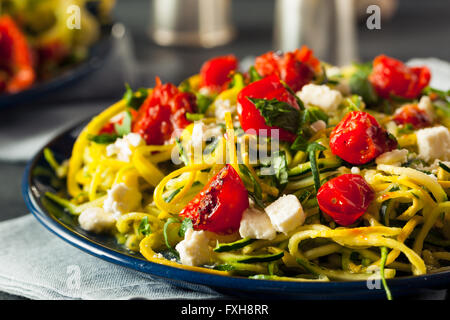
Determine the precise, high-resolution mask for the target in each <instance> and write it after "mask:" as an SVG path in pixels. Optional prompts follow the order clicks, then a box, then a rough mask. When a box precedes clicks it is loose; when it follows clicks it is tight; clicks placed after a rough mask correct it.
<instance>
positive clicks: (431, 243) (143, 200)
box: [47, 63, 450, 281]
mask: <svg viewBox="0 0 450 320" xmlns="http://www.w3.org/2000/svg"><path fill="white" fill-rule="evenodd" d="M321 66H322V68H321V69H320V68H319V71H316V73H315V76H314V78H313V79H312V80H311V81H310V83H309V84H308V85H314V86H316V87H318V88H319V89H320V90H322V91H316V92H315V93H314V92H313V93H312V94H313V95H314V94H316V95H326V94H327V92H328V91H326V90H331V91H332V93H333V94H336V95H339V96H340V99H339V101H338V103H337V106H336V108H335V109H334V110H331V109H330V108H326V107H324V106H321V105H320V103H321V102H320V99H315V97H314V96H313V97H312V98H311V97H307V95H306V91H304V90H305V87H303V89H301V90H298V92H297V97H299V98H300V101H301V103H302V106H301V109H300V110H301V112H302V114H303V117H304V118H305V116H304V115H305V114H308V117H311V118H312V119H313V120H314V121H310V122H308V121H304V122H303V123H302V125H303V128H302V130H301V131H300V130H298V131H297V135H298V136H301V138H302V139H303V140H304V144H305V145H307V146H308V147H307V148H295V147H293V144H292V141H290V142H287V141H286V140H283V139H280V140H279V144H278V145H274V144H273V141H274V140H275V139H273V138H270V137H265V136H264V135H258V134H254V132H252V131H251V130H243V126H242V118H240V117H238V116H237V114H238V113H239V112H241V111H239V108H242V107H243V106H241V105H240V103H239V99H240V98H239V94H240V93H241V92H243V91H242V90H244V89H246V88H248V87H249V86H250V85H251V84H252V83H253V82H256V81H259V80H258V79H256V80H255V79H253V81H252V79H250V80H249V78H248V74H251V73H252V72H256V71H255V69H251V70H250V72H249V73H248V74H245V75H243V74H241V73H239V72H237V71H236V72H234V76H233V77H234V78H233V81H232V82H230V83H229V84H228V87H226V88H222V89H220V90H219V91H216V92H215V93H211V91H209V92H208V91H207V90H205V89H202V87H201V83H202V80H201V77H202V75H201V74H198V75H194V76H192V77H190V78H189V79H187V80H186V81H184V82H183V83H182V84H181V85H180V86H178V88H177V89H178V90H179V91H180V92H189V93H193V94H194V96H195V97H196V99H197V100H196V101H197V108H198V110H197V111H194V112H189V113H188V116H187V118H188V119H189V124H188V125H187V126H185V127H184V128H183V129H182V130H181V131H180V132H178V133H177V135H175V136H172V137H171V138H170V139H168V140H166V141H165V143H162V144H148V143H146V141H144V140H145V139H142V138H141V137H140V136H139V135H136V132H138V131H136V130H134V129H135V127H134V121H135V118H133V120H132V121H133V125H132V126H129V128H128V131H126V130H125V131H126V132H125V134H120V133H119V132H120V131H121V130H123V129H124V123H126V121H127V119H126V118H127V117H131V116H132V115H133V113H134V112H135V111H132V112H130V110H131V109H132V108H133V107H130V106H132V105H133V104H136V101H138V102H139V103H138V108H136V110H137V113H138V114H139V113H141V110H140V109H139V107H140V108H142V106H140V105H141V104H142V103H143V105H145V103H146V102H143V101H147V102H148V101H150V100H151V97H152V96H153V97H154V96H155V95H156V94H155V95H154V92H155V91H156V90H157V89H156V87H160V86H161V83H160V80H159V79H157V86H156V87H155V89H140V90H138V91H136V92H132V91H130V90H131V89H130V88H128V89H127V93H126V95H125V96H124V99H122V100H121V101H119V102H117V103H116V104H114V105H112V106H111V107H109V108H108V109H106V110H105V111H103V112H102V113H100V114H99V115H97V116H96V117H94V118H93V119H92V120H91V121H90V122H89V123H88V124H87V125H86V127H85V128H84V129H83V131H82V132H81V133H80V135H79V136H78V138H77V139H76V142H75V144H74V146H73V151H72V156H71V158H70V159H69V161H68V163H67V162H66V163H64V164H62V165H61V166H60V167H58V163H56V161H55V159H54V158H52V157H51V154H48V155H47V156H48V159H49V163H50V164H51V165H52V167H53V168H54V169H58V170H59V172H64V170H63V169H62V167H66V168H67V176H66V178H67V192H68V197H65V196H64V193H62V192H61V193H59V194H58V195H57V194H51V193H48V194H47V196H48V197H49V198H50V199H51V200H53V201H55V202H56V203H59V204H60V205H62V206H63V207H65V208H66V209H67V210H68V211H69V212H70V213H71V214H74V215H78V216H79V221H80V225H81V227H82V228H84V229H86V230H88V231H92V232H106V233H110V234H111V235H115V236H116V238H117V240H118V241H119V242H120V243H123V244H124V245H125V246H126V248H128V249H129V250H132V251H135V252H140V253H141V254H142V256H143V257H144V258H145V259H147V260H149V261H151V262H155V263H160V264H164V265H168V266H173V267H177V268H185V269H189V270H195V271H201V272H208V273H214V274H220V275H237V276H246V277H251V278H253V279H269V280H283V281H356V280H369V279H374V278H377V277H378V278H380V277H382V278H383V280H384V278H386V279H389V278H394V277H399V276H407V275H415V276H418V275H425V274H427V273H433V272H437V271H441V270H445V269H448V268H449V255H450V253H449V252H448V251H447V249H448V246H449V244H450V201H449V200H448V196H449V194H450V172H449V170H448V166H449V163H448V160H449V156H450V153H449V150H444V153H442V156H441V158H440V159H438V158H435V157H433V156H431V157H429V158H427V159H425V158H424V157H422V153H423V152H424V151H423V149H420V148H423V146H421V145H420V143H421V142H420V141H419V137H420V134H421V133H419V130H418V129H416V128H412V129H411V126H408V125H405V124H404V123H403V124H401V123H400V124H399V123H398V122H395V121H394V116H395V115H396V114H397V113H395V110H400V109H401V108H403V107H404V106H405V105H410V104H418V103H419V104H420V103H422V102H423V101H424V99H425V100H426V99H431V100H432V101H433V103H432V104H430V106H431V107H430V110H431V111H432V112H434V117H433V122H432V123H431V124H430V125H429V128H431V129H435V128H445V129H446V130H447V132H448V128H449V118H448V114H447V113H445V112H444V111H445V110H444V109H443V107H437V106H436V105H439V104H441V105H442V102H441V101H440V100H439V99H440V98H442V95H441V96H439V97H436V95H437V94H438V93H439V92H438V93H436V91H434V90H431V89H430V90H428V91H427V89H424V90H423V91H422V92H421V93H420V94H419V95H418V96H417V97H414V98H408V99H409V100H407V101H406V100H405V99H404V100H400V99H397V100H382V101H384V102H382V103H378V104H375V105H373V104H369V103H368V102H366V100H365V99H364V97H363V98H361V95H362V94H361V93H360V94H355V93H354V92H355V89H354V88H353V87H352V86H350V89H349V82H350V84H351V81H356V80H355V79H356V78H355V77H354V76H355V74H357V75H360V74H358V70H359V69H358V68H359V67H358V66H351V67H343V68H337V67H333V66H330V65H327V64H325V63H321ZM359 71H360V70H359ZM327 73H328V75H327ZM363 80H365V81H367V76H366V77H365V78H364V77H363ZM361 81H362V80H361ZM365 83H366V84H367V82H365ZM325 87H326V90H325V89H324V88H325ZM243 88H244V89H243ZM324 90H325V91H324ZM441 93H442V92H441ZM444 98H445V97H444ZM139 99H140V100H139ZM201 99H204V100H206V101H208V99H209V101H208V102H207V103H206V104H207V107H206V108H204V109H203V110H202V111H200V110H199V109H200V100H201ZM379 99H381V98H379ZM445 99H447V98H445ZM267 101H269V99H264V100H261V101H253V103H254V104H255V105H257V106H258V103H260V106H261V107H260V108H259V111H260V112H261V115H263V116H264V113H263V103H267ZM314 101H318V102H314ZM387 101H388V102H387ZM427 101H428V100H427ZM272 102H273V101H272ZM277 102H280V101H277ZM445 102H446V103H448V100H446V101H445ZM299 103H300V102H299ZM386 103H390V104H391V105H390V107H391V108H392V110H391V112H388V111H386V110H385V109H384V108H385V105H386ZM380 105H381V106H380ZM272 107H273V105H272ZM273 108H275V107H273ZM273 108H272V109H271V110H273ZM267 110H268V109H265V111H267ZM289 110H290V109H289ZM267 112H268V111H267ZM283 112H285V113H286V112H288V111H283ZM289 112H290V111H289ZM350 112H367V113H369V114H371V115H372V116H373V117H374V118H375V119H377V121H378V123H379V124H380V126H381V127H382V128H384V129H386V130H387V132H389V134H390V136H391V138H392V139H394V138H395V140H396V141H397V142H398V145H397V147H396V149H395V148H394V149H391V151H386V152H384V153H383V154H382V155H378V156H377V157H376V159H372V160H371V161H368V162H367V163H365V164H351V163H349V161H346V160H343V159H342V158H341V156H338V155H336V154H335V152H334V150H332V148H331V147H330V143H331V144H332V143H333V142H330V140H331V138H330V136H331V135H332V134H333V132H334V131H333V130H334V129H335V128H336V127H337V126H338V125H339V124H340V123H342V121H343V118H345V116H346V115H348V114H349V113H350ZM280 113H282V112H280ZM133 117H134V116H133ZM138 117H139V115H138ZM118 119H119V120H118ZM265 119H266V121H268V120H267V119H268V117H265ZM278 119H279V118H278ZM275 120H276V119H275ZM275 120H273V122H272V126H277V125H276V124H277V122H276V121H275ZM114 122H115V128H116V131H115V132H113V133H111V132H109V133H105V130H104V128H105V127H107V126H108V125H111V123H114ZM278 123H279V122H278ZM130 128H131V131H132V132H131V131H130ZM125 129H126V128H125ZM384 129H383V130H384ZM102 130H103V131H102ZM421 130H427V129H421ZM199 132H201V133H202V134H203V137H200V140H199V139H198V134H199ZM133 135H134V136H133ZM141 136H142V134H141ZM280 137H281V134H280ZM411 137H413V138H411ZM103 138H104V140H102V139H103ZM133 138H134V139H135V140H136V141H132V140H133ZM411 141H413V142H411ZM428 143H429V144H431V143H432V142H430V141H429V142H428ZM294 144H295V143H294ZM124 146H125V147H124ZM444 147H445V145H444ZM447 147H449V148H450V146H447ZM196 148H199V150H201V152H200V153H198V152H196ZM430 148H431V147H430ZM258 152H261V153H266V154H268V155H269V157H268V158H266V159H264V160H263V159H261V158H258V157H256V158H257V159H256V160H255V159H254V155H255V154H257V155H258ZM229 166H231V167H232V168H233V169H234V171H236V172H237V174H238V175H239V177H240V179H241V180H242V182H243V184H244V185H245V188H246V190H247V192H248V197H250V199H251V200H250V201H249V205H248V208H247V209H246V211H245V212H247V211H252V210H253V211H252V212H253V214H255V216H258V215H264V217H262V216H258V217H262V218H261V219H260V220H251V219H250V220H246V222H245V225H244V220H245V219H247V218H246V213H245V212H244V214H243V217H242V220H241V222H240V226H239V227H238V228H235V229H233V230H230V231H229V232H217V231H216V229H212V228H211V229H208V228H206V227H205V228H203V229H202V228H200V226H201V225H199V224H196V219H195V217H194V216H192V215H191V216H189V215H186V214H182V215H180V212H184V213H186V212H191V213H192V212H194V213H195V212H196V211H195V210H194V211H189V210H188V209H186V208H189V206H190V205H192V203H194V202H195V201H194V200H195V199H201V195H202V193H204V192H205V189H204V188H205V186H208V184H209V183H210V181H211V179H213V178H214V177H216V176H217V174H218V173H220V172H224V171H223V170H225V169H224V168H228V167H229ZM268 168H270V169H268ZM228 170H231V169H228ZM264 172H265V173H264ZM348 174H353V175H359V176H360V177H362V178H363V179H364V181H365V182H366V183H367V184H368V186H369V187H370V190H372V191H371V192H372V193H373V196H372V198H371V201H370V204H368V205H367V207H366V208H365V209H364V212H361V214H360V217H359V218H355V220H354V221H351V222H350V223H342V222H340V221H342V220H339V219H336V218H335V217H334V216H333V215H332V214H326V213H325V212H324V208H323V207H322V205H321V198H320V197H317V194H318V190H321V189H322V188H325V187H326V186H325V185H326V183H328V182H330V181H333V179H334V178H336V177H342V176H344V175H348ZM224 179H225V178H224ZM223 181H225V180H223ZM223 184H225V182H223ZM319 192H320V191H319ZM287 195H291V196H292V195H293V196H294V198H295V199H294V200H292V198H289V197H287ZM233 197H234V198H233ZM248 197H247V198H248ZM193 199H194V200H193ZM212 199H214V198H212ZM230 199H233V201H231V202H234V201H235V202H236V203H238V202H239V199H238V196H235V195H233V196H232V197H231V198H229V199H228V200H230ZM286 199H290V200H289V201H293V202H292V204H289V205H286V206H283V205H281V204H282V203H285V201H288V200H286ZM333 199H334V198H333ZM333 199H331V200H330V201H333ZM201 201H203V200H201ZM211 201H213V200H211ZM296 201H297V202H298V205H299V207H300V209H297V210H296V209H292V207H295V206H296V205H295V203H297V202H296ZM213 202H214V201H213ZM278 204H280V205H278ZM217 205H218V204H217V203H213V204H212V206H217ZM220 205H222V204H220ZM345 205H346V204H345V203H344V204H342V206H343V208H345V210H347V208H348V207H345ZM236 206H237V204H236ZM206 208H209V207H207V206H206ZM202 210H206V209H205V208H203V209H202ZM292 210H294V211H295V210H296V211H295V212H294V213H292V212H291V211H292ZM255 212H256V213H255ZM274 212H275V213H274ZM209 213H210V212H209ZM346 213H347V212H343V213H341V214H343V215H345V214H346ZM249 214H250V213H249ZM293 214H295V215H301V219H300V218H299V216H295V217H294V215H293ZM276 215H281V216H283V215H284V216H285V217H282V219H286V221H288V222H287V224H283V223H284V222H283V221H281V222H280V221H279V220H277V219H281V218H277V217H276ZM267 217H268V218H269V219H268V218H267ZM205 219H209V218H208V217H207V218H205ZM230 219H231V218H230ZM264 219H265V220H264ZM264 221H265V222H264ZM267 221H270V222H271V223H268V224H267ZM207 222H208V221H207ZM264 223H266V224H264ZM277 223H279V224H277ZM261 225H263V227H261ZM287 225H289V227H287ZM273 226H275V230H274V231H270V230H272V229H271V228H273ZM292 226H293V227H292ZM258 228H260V229H258ZM249 229H250V231H251V232H250V234H253V236H249V235H248V234H249V233H248V230H249ZM256 229H258V230H256ZM269 231H270V232H272V234H271V235H269V236H268V235H267V234H268V233H269ZM180 244H181V245H180ZM383 252H384V253H383ZM380 270H382V272H380Z"/></svg>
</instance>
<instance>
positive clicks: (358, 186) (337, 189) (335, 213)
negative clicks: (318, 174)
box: [317, 174, 374, 226]
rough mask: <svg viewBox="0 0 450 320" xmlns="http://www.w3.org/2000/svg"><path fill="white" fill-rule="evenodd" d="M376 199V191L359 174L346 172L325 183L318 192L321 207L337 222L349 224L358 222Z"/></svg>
mask: <svg viewBox="0 0 450 320" xmlns="http://www.w3.org/2000/svg"><path fill="white" fill-rule="evenodd" d="M373 199H374V191H373V190H372V188H371V187H370V186H369V184H367V182H366V181H365V180H364V178H363V177H362V176H360V175H357V174H344V175H341V176H338V177H336V178H333V179H331V180H330V181H328V182H326V183H325V184H323V185H322V186H321V187H320V189H319V192H318V193H317V201H318V204H319V207H320V209H321V210H322V211H323V212H325V213H326V214H327V215H329V216H330V217H331V218H332V219H333V220H334V221H335V222H336V223H338V224H340V225H342V226H349V225H351V224H353V223H355V222H356V220H358V219H359V218H360V217H361V216H362V215H363V214H364V213H365V212H366V210H367V208H368V207H369V204H370V202H371V201H372V200H373Z"/></svg>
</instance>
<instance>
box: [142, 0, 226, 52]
mask: <svg viewBox="0 0 450 320" xmlns="http://www.w3.org/2000/svg"><path fill="white" fill-rule="evenodd" d="M152 12H153V13H152V17H153V19H152V26H151V30H150V33H151V37H152V38H153V40H154V41H155V42H156V43H157V44H159V45H162V46H172V45H176V46H200V47H206V48H211V47H215V46H220V45H224V44H226V43H228V42H230V41H231V40H232V38H233V36H234V34H235V30H234V28H233V26H232V24H231V0H153V2H152Z"/></svg>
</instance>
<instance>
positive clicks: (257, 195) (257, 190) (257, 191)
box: [239, 164, 264, 208]
mask: <svg viewBox="0 0 450 320" xmlns="http://www.w3.org/2000/svg"><path fill="white" fill-rule="evenodd" d="M239 170H240V171H241V172H242V174H243V175H244V176H245V177H247V178H248V179H249V180H250V181H251V183H252V184H253V186H252V187H253V192H250V191H249V192H248V195H249V196H250V197H251V198H252V199H253V200H254V201H255V204H256V205H258V207H260V208H264V202H263V200H262V190H261V186H260V185H259V183H258V181H256V179H255V177H253V175H252V174H251V172H250V170H249V169H248V168H247V166H246V165H245V164H239ZM244 181H245V180H244Z"/></svg>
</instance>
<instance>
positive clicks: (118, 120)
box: [99, 108, 138, 134]
mask: <svg viewBox="0 0 450 320" xmlns="http://www.w3.org/2000/svg"><path fill="white" fill-rule="evenodd" d="M128 111H129V112H130V113H131V123H133V122H134V121H135V120H136V117H137V115H138V113H137V111H136V110H134V109H131V108H130V109H129V110H128ZM123 119H124V116H123V114H120V115H118V116H115V117H113V118H112V119H111V120H110V121H109V122H108V123H107V124H105V125H104V126H103V128H102V129H100V131H99V134H104V133H106V134H113V133H116V124H118V125H120V124H122V122H123Z"/></svg>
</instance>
